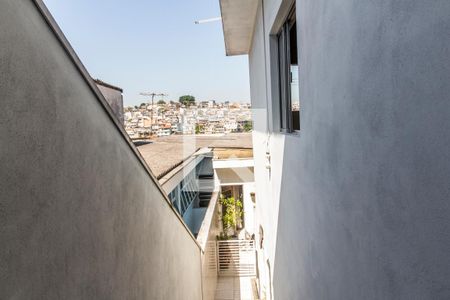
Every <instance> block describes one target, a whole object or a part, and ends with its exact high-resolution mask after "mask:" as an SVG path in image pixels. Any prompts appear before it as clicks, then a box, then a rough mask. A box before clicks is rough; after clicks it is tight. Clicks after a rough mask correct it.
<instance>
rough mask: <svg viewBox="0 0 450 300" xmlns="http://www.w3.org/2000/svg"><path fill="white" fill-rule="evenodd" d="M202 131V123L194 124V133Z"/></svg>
mask: <svg viewBox="0 0 450 300" xmlns="http://www.w3.org/2000/svg"><path fill="white" fill-rule="evenodd" d="M202 131H203V125H200V124H195V134H200V133H202Z"/></svg>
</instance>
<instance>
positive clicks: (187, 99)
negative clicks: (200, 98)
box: [179, 95, 195, 106]
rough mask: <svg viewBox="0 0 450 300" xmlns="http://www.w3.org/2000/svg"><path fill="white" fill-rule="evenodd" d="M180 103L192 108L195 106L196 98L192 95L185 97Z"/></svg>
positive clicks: (181, 98)
mask: <svg viewBox="0 0 450 300" xmlns="http://www.w3.org/2000/svg"><path fill="white" fill-rule="evenodd" d="M179 102H180V103H181V104H184V105H186V106H191V105H194V104H195V97H194V96H191V95H184V96H181V97H180V99H179Z"/></svg>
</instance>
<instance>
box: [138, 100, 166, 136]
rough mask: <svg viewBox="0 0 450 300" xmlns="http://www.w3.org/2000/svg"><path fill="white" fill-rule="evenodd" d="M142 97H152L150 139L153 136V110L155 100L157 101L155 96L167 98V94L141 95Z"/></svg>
mask: <svg viewBox="0 0 450 300" xmlns="http://www.w3.org/2000/svg"><path fill="white" fill-rule="evenodd" d="M140 95H142V96H146V97H152V113H151V114H150V137H151V136H152V135H153V109H154V100H155V96H161V97H164V96H167V95H166V94H163V93H160V94H157V93H145V92H143V93H140Z"/></svg>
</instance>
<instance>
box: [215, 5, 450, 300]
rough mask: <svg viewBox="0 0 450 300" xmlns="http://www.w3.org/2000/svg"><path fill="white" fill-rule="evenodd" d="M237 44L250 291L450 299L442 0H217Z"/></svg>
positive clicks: (449, 70)
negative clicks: (249, 123)
mask: <svg viewBox="0 0 450 300" xmlns="http://www.w3.org/2000/svg"><path fill="white" fill-rule="evenodd" d="M220 3H221V11H222V20H223V29H224V35H225V46H226V52H227V55H248V59H249V68H250V85H251V98H252V99H251V100H252V109H253V120H254V131H253V145H254V148H255V152H254V159H255V180H256V212H257V213H256V219H257V224H258V237H257V240H258V241H259V242H260V243H259V249H258V263H259V275H260V286H259V290H260V295H261V297H266V298H267V299H274V298H275V299H448V298H449V297H450V283H449V281H448V278H449V277H450V257H449V256H448V254H447V252H448V245H449V244H450V237H449V235H448V234H447V233H448V231H449V230H450V219H449V218H448V215H449V213H450V207H449V205H448V199H449V196H450V190H449V178H450V162H449V161H450V160H449V153H450V152H449V149H450V135H449V132H450V122H449V115H450V101H449V95H450V85H449V84H448V82H449V78H450V67H449V60H448V57H449V56H450V39H449V38H448V29H449V28H450V17H449V16H450V2H448V1H445V0H438V1H431V2H430V1H428V2H423V1H396V0H388V1H370V0H358V1H325V0H314V1H308V0H297V1H291V0H263V1H257V0H249V1H237V0H221V1H220Z"/></svg>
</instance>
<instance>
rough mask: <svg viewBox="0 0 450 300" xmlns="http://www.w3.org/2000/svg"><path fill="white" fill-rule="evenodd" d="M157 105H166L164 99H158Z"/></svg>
mask: <svg viewBox="0 0 450 300" xmlns="http://www.w3.org/2000/svg"><path fill="white" fill-rule="evenodd" d="M158 105H166V101H164V100H162V99H161V100H159V101H158Z"/></svg>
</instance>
